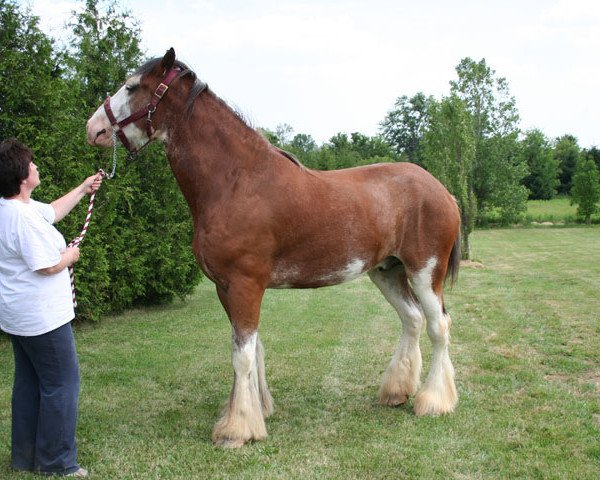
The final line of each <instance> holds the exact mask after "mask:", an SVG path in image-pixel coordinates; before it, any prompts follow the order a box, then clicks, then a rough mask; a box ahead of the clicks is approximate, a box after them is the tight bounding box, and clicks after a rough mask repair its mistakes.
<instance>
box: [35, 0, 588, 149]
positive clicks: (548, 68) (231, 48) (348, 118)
mask: <svg viewBox="0 0 600 480" xmlns="http://www.w3.org/2000/svg"><path fill="white" fill-rule="evenodd" d="M123 3H124V4H125V3H126V4H127V8H129V9H130V10H131V11H132V13H133V15H134V16H135V17H136V18H138V19H139V20H140V21H141V27H142V38H143V45H145V47H146V48H147V51H148V53H149V54H150V55H152V56H155V55H161V54H162V53H163V52H164V51H165V50H166V49H167V48H169V47H170V46H173V47H175V49H176V51H177V54H178V56H179V58H181V59H182V60H183V61H185V62H187V63H189V64H190V66H192V67H193V68H194V69H195V70H196V71H197V73H198V74H199V75H200V76H201V77H202V78H203V79H204V80H205V81H207V82H208V83H209V84H210V85H211V87H212V88H213V89H214V90H215V91H216V92H217V93H218V94H220V95H221V96H223V97H224V98H225V99H227V100H232V101H233V103H236V104H237V105H239V106H240V107H241V110H242V111H245V112H248V113H249V116H250V117H251V118H254V121H255V123H256V125H257V126H258V125H260V126H265V127H268V128H275V127H276V125H277V124H279V123H288V124H290V125H292V126H293V127H294V129H295V130H296V132H302V133H309V134H311V135H312V136H313V137H314V138H315V139H316V140H317V141H319V142H321V141H325V140H327V139H329V138H330V137H331V136H333V135H334V134H336V133H338V132H340V131H345V132H353V131H360V132H363V133H366V134H368V135H373V134H375V133H376V132H377V128H378V124H379V122H380V121H381V120H382V119H383V117H384V115H385V114H386V112H387V110H388V109H390V108H391V107H392V106H393V103H394V100H395V99H396V98H397V97H398V96H400V95H414V94H415V93H417V92H418V91H423V92H424V93H426V94H431V95H435V96H438V97H439V96H440V95H443V94H447V93H448V89H449V86H448V82H449V81H450V80H452V79H454V77H455V72H454V67H455V66H456V65H457V64H458V62H459V61H460V59H461V58H464V57H466V56H470V57H472V58H474V59H476V60H478V59H480V58H482V57H485V58H486V61H487V62H488V64H489V65H490V66H491V67H492V68H493V69H495V70H496V72H497V74H498V75H499V76H503V77H506V78H507V80H508V82H509V85H510V87H511V91H512V93H513V94H514V95H515V96H516V99H517V106H518V108H519V110H520V112H521V118H522V126H523V128H524V129H527V128H532V127H538V128H540V129H542V131H544V133H546V135H548V136H550V137H554V136H558V135H562V134H565V133H572V134H574V135H576V136H577V137H578V138H579V139H580V144H581V145H582V146H590V145H592V144H595V145H600V128H598V122H597V117H598V115H597V111H598V110H599V108H600V94H599V93H597V92H599V91H600V89H598V88H597V82H598V78H599V77H600V63H599V62H597V61H596V58H597V56H598V51H599V50H600V2H597V0H529V1H525V2H523V1H519V0H506V1H504V2H496V3H492V2H481V1H478V0H462V1H460V2H446V1H442V0H422V1H420V2H414V1H413V0H370V1H359V0H355V1H348V0H345V1H344V0H329V1H325V0H297V1H287V0H279V1H277V0H249V1H235V0H231V1H217V0H195V1H194V0H192V1H185V2H184V1H182V0H181V1H178V0H162V1H159V0H130V1H128V2H123ZM31 4H32V5H33V10H34V13H36V14H37V15H39V16H41V17H42V25H44V24H46V25H51V24H53V25H58V27H54V28H55V31H56V29H57V28H58V29H59V28H60V27H62V24H64V21H65V20H66V19H67V18H68V16H69V12H70V11H71V10H72V9H73V8H74V6H75V5H81V2H73V1H66V0H59V1H58V2H51V1H49V0H32V1H31ZM61 19H62V23H60V21H61ZM45 22H47V23H45Z"/></svg>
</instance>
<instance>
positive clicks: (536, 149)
mask: <svg viewBox="0 0 600 480" xmlns="http://www.w3.org/2000/svg"><path fill="white" fill-rule="evenodd" d="M520 147H521V148H520V156H521V158H522V161H523V162H524V163H526V164H527V165H528V166H529V175H527V176H526V177H525V178H524V179H523V184H524V185H525V186H526V187H527V188H528V189H529V192H530V194H529V198H531V199H534V200H550V199H552V198H553V197H554V196H555V195H556V188H557V187H558V184H559V180H558V174H559V159H558V157H556V156H555V155H554V152H553V150H552V147H551V145H550V142H549V141H548V139H547V138H546V136H545V135H544V134H543V133H542V131H541V130H538V129H533V130H529V131H528V132H527V133H526V135H525V138H524V139H523V140H522V141H521V145H520Z"/></svg>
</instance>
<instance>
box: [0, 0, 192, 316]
mask: <svg viewBox="0 0 600 480" xmlns="http://www.w3.org/2000/svg"><path fill="white" fill-rule="evenodd" d="M0 7H1V8H0V12H1V13H0V18H1V22H2V24H1V27H2V28H1V29H0V52H1V55H0V136H1V137H2V138H7V137H13V136H14V137H17V138H19V139H20V140H21V141H23V142H24V143H25V144H27V145H28V146H29V147H30V148H31V149H32V150H33V152H34V155H35V158H36V162H37V163H38V164H39V169H40V175H41V178H42V185H40V187H39V188H38V189H36V192H35V197H36V198H37V199H40V200H43V201H52V200H54V199H55V198H57V197H59V196H60V195H62V194H64V193H65V192H66V191H68V190H70V189H72V188H73V187H75V186H76V185H78V184H79V183H80V182H81V181H82V180H83V178H85V177H86V176H88V175H91V174H92V173H94V172H95V171H96V170H97V169H98V168H99V167H102V168H105V169H106V168H107V165H108V166H109V165H110V162H111V156H112V152H108V151H103V150H98V149H95V148H92V147H89V146H88V145H87V143H86V140H85V123H86V121H87V118H88V117H89V116H90V114H91V113H92V112H93V111H94V110H95V109H96V108H97V106H98V105H99V104H100V103H101V100H102V99H103V97H104V95H105V94H106V92H107V91H114V90H115V89H116V88H117V86H119V85H120V84H121V83H122V82H123V80H124V79H125V78H126V75H127V73H128V72H130V71H131V70H132V69H133V68H135V67H137V66H138V65H139V64H140V62H141V61H142V60H143V58H144V55H143V53H142V52H141V50H140V49H139V31H138V30H137V27H136V24H135V21H134V20H133V19H132V18H131V16H130V15H129V14H128V13H127V12H120V11H119V8H118V4H117V3H116V2H111V3H109V4H108V5H106V6H103V5H100V3H99V2H97V1H95V0H87V1H86V5H85V9H84V11H83V12H81V13H79V14H76V13H74V14H73V18H72V21H71V23H70V25H71V28H72V30H71V40H70V48H69V49H67V50H59V49H58V48H57V47H56V46H55V44H54V42H53V41H52V39H50V38H49V37H47V36H46V35H45V34H43V33H42V32H41V31H40V29H39V27H38V19H37V18H36V17H35V16H32V15H31V14H30V13H28V12H26V11H25V12H23V11H21V10H20V9H19V7H18V6H17V4H16V3H14V2H11V1H8V0H0ZM123 157H124V154H123V152H119V161H118V169H117V176H116V177H115V178H114V179H112V180H107V181H105V183H104V185H103V187H102V188H101V190H100V191H99V192H98V194H97V195H96V202H95V207H94V213H93V217H92V222H91V224H90V227H89V230H88V233H87V235H86V237H85V239H84V241H83V243H82V246H81V251H82V255H81V258H80V261H79V262H78V263H77V265H76V266H75V282H76V289H77V292H78V309H77V313H78V317H79V318H88V319H90V318H91V319H97V318H99V317H100V316H101V315H102V314H103V313H105V312H109V311H119V310H122V309H124V308H127V307H130V306H133V305H136V304H146V303H161V302H165V301H169V300H171V299H172V298H173V297H174V296H180V297H183V296H185V295H187V294H188V293H190V292H191V290H192V289H193V287H194V286H195V285H196V284H197V282H198V281H199V278H200V272H199V269H198V267H197V265H196V263H195V261H194V259H193V256H192V254H191V249H190V243H191V237H192V233H193V232H192V224H191V220H190V218H189V214H188V211H187V207H186V205H185V202H184V200H183V197H182V195H181V193H180V192H179V189H178V188H177V186H176V183H175V181H174V179H173V176H172V174H171V172H170V169H169V167H168V164H167V162H166V159H165V156H164V153H163V149H162V148H161V147H159V146H157V148H151V149H149V150H147V151H146V152H144V153H143V154H142V155H139V156H138V159H137V161H135V162H132V163H130V164H126V163H125V161H124V158H123ZM84 203H85V202H81V203H80V205H78V207H76V209H74V210H73V212H72V213H71V214H70V215H69V216H67V217H66V218H65V219H64V220H63V221H61V222H60V223H59V224H58V225H57V227H58V228H59V230H61V232H62V233H63V234H64V236H65V238H66V239H67V241H69V240H70V239H72V238H74V237H75V236H77V235H78V234H79V232H80V231H81V228H82V224H83V220H84V218H85V213H86V209H87V204H84Z"/></svg>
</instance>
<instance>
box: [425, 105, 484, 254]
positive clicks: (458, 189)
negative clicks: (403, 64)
mask: <svg viewBox="0 0 600 480" xmlns="http://www.w3.org/2000/svg"><path fill="white" fill-rule="evenodd" d="M429 117H430V122H429V128H428V130H427V132H426V133H425V135H424V136H423V141H422V145H423V159H424V166H425V167H426V168H427V170H428V171H429V172H430V173H431V174H433V175H434V176H435V177H436V178H438V179H439V180H440V181H441V182H442V183H443V184H444V185H445V186H446V188H447V189H448V190H449V191H450V193H452V195H454V197H455V198H456V201H457V202H458V206H459V208H460V212H461V240H462V245H461V247H462V248H461V253H462V256H463V258H465V259H468V258H470V250H471V249H470V243H469V235H470V234H471V232H472V231H473V227H474V225H475V217H476V214H477V198H476V197H475V191H474V189H473V182H474V177H473V173H474V162H475V136H474V132H473V125H472V117H471V116H470V115H469V113H468V111H467V109H466V106H465V104H464V102H463V101H462V100H461V99H460V98H458V97H457V96H456V95H451V96H450V97H446V98H443V99H442V101H441V102H439V103H438V102H432V103H431V106H430V112H429Z"/></svg>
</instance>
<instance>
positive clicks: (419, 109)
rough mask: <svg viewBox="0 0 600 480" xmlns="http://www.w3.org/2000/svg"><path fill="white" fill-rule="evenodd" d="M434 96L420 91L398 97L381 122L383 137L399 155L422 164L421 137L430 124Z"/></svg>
mask: <svg viewBox="0 0 600 480" xmlns="http://www.w3.org/2000/svg"><path fill="white" fill-rule="evenodd" d="M434 101H435V100H434V98H433V97H431V96H429V97H427V96H425V94H424V93H423V92H419V93H417V94H416V95H414V96H413V97H411V98H408V97H407V96H406V95H403V96H401V97H398V99H397V100H396V103H395V104H394V108H393V109H392V110H390V111H389V112H388V114H387V115H386V117H385V118H384V120H383V121H382V122H381V125H380V126H381V133H382V135H383V138H384V139H385V140H386V141H387V142H388V143H389V144H390V145H391V146H392V148H393V149H394V151H395V153H396V154H397V155H398V156H405V158H406V160H408V161H409V162H412V163H416V164H418V165H422V163H423V161H422V158H421V149H420V147H421V139H422V138H423V135H424V133H425V131H426V129H427V126H428V125H429V121H430V118H429V112H430V107H431V105H432V103H433V102H434Z"/></svg>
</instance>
